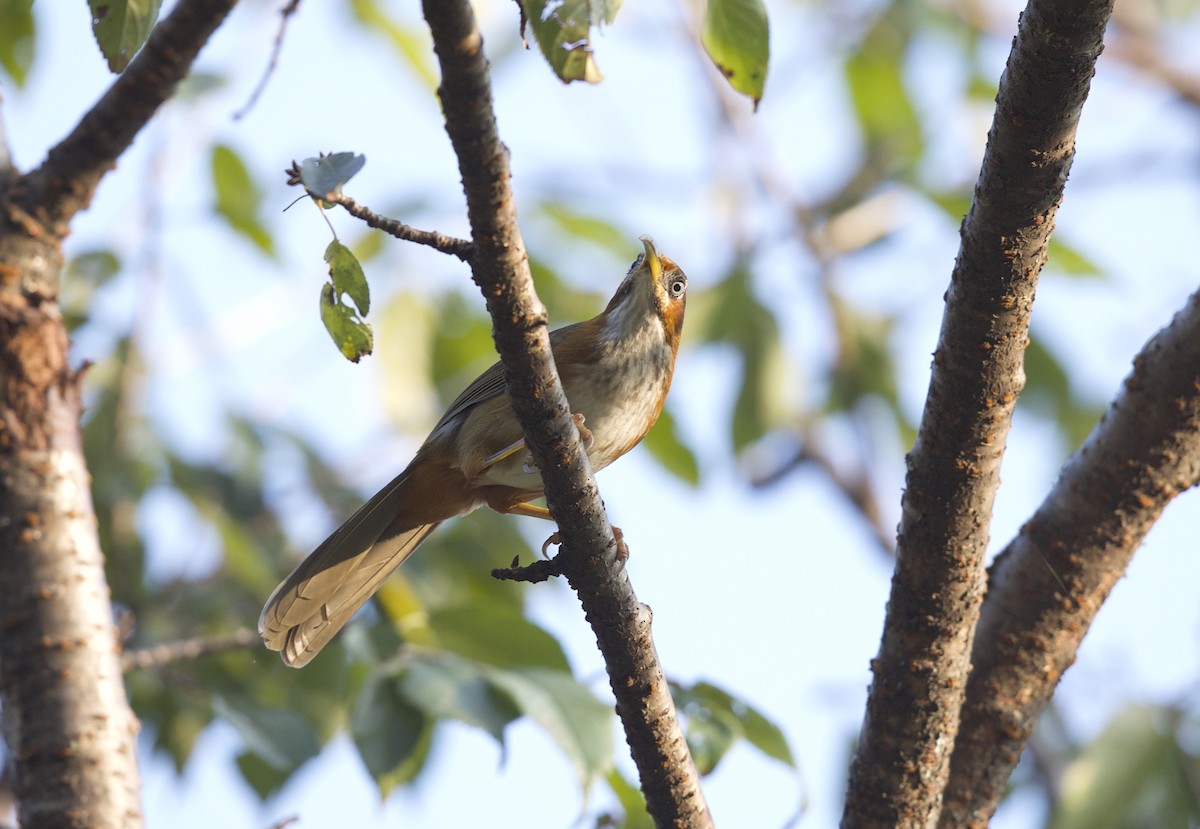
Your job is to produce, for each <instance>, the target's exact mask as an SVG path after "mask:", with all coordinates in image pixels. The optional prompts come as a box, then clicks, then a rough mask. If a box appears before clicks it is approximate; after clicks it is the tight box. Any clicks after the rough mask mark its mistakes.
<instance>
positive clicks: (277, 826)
mask: <svg viewBox="0 0 1200 829" xmlns="http://www.w3.org/2000/svg"><path fill="white" fill-rule="evenodd" d="M299 822H300V815H288V816H287V817H283V818H280V819H279V820H277V821H275V822H274V823H272V824H271V825H270V826H268V827H267V829H284V828H285V827H287V826H291V825H292V824H293V823H299Z"/></svg>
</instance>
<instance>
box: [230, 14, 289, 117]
mask: <svg viewBox="0 0 1200 829" xmlns="http://www.w3.org/2000/svg"><path fill="white" fill-rule="evenodd" d="M299 8H300V0H289V2H288V4H287V5H286V6H284V7H283V8H282V9H280V10H279V18H280V19H279V31H278V32H277V33H276V35H275V45H274V46H273V47H271V59H270V60H269V61H268V62H267V68H266V70H265V71H263V74H262V77H261V78H259V79H258V86H256V87H254V91H253V92H251V93H250V100H248V101H246V103H245V104H244V105H243V106H242V108H241V109H239V110H238V111H237V112H235V113H233V120H235V121H240V120H242V119H243V118H244V117H246V115H247V114H249V112H250V110H252V109H253V108H254V105H255V104H257V103H258V99H259V98H261V97H262V94H263V92H264V91H266V88H267V82H268V81H269V80H271V76H272V75H274V74H275V67H277V66H278V65H279V55H280V53H281V52H282V51H283V36H284V35H285V34H286V33H287V25H288V19H289V18H290V17H291V16H292V15H293V14H295V13H296V11H297V10H298V9H299Z"/></svg>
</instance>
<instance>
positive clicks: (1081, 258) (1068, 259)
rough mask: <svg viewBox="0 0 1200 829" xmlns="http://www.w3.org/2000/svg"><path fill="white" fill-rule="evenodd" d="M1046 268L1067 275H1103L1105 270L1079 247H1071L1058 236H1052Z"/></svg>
mask: <svg viewBox="0 0 1200 829" xmlns="http://www.w3.org/2000/svg"><path fill="white" fill-rule="evenodd" d="M1047 253H1048V255H1047V259H1046V270H1049V271H1053V272H1055V273H1060V274H1064V275H1066V276H1075V277H1089V276H1091V277H1097V276H1098V277H1103V276H1104V271H1103V270H1102V269H1101V268H1100V266H1099V265H1097V264H1096V263H1095V262H1093V261H1092V260H1091V259H1088V258H1087V256H1085V255H1084V254H1083V253H1082V252H1081V251H1080V250H1079V249H1078V248H1074V247H1071V246H1070V245H1068V244H1067V243H1066V242H1064V241H1062V239H1060V238H1059V237H1058V236H1052V237H1050V247H1049V249H1048V252H1047Z"/></svg>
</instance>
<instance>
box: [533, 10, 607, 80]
mask: <svg viewBox="0 0 1200 829" xmlns="http://www.w3.org/2000/svg"><path fill="white" fill-rule="evenodd" d="M620 7H621V0H521V8H522V9H524V11H525V18H526V20H527V22H528V24H529V26H531V27H532V28H533V36H534V38H535V39H536V40H537V43H538V46H539V47H540V48H541V50H542V54H543V55H544V56H545V57H546V61H547V62H548V63H549V64H550V68H551V69H553V70H554V74H555V75H557V76H558V77H559V78H560V79H561V80H562V81H563V82H564V83H570V82H571V81H587V82H588V83H600V81H602V80H604V75H603V74H601V72H600V68H599V67H598V66H596V61H595V60H593V58H592V42H591V29H592V27H593V26H597V25H599V24H600V23H611V22H612V21H613V19H614V18H615V17H616V14H617V10H618V9H619V8H620Z"/></svg>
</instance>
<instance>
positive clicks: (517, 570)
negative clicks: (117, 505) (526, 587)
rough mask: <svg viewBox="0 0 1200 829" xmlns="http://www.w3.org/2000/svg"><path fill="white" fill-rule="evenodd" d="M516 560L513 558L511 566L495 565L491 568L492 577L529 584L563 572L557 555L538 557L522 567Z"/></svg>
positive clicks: (547, 579)
mask: <svg viewBox="0 0 1200 829" xmlns="http://www.w3.org/2000/svg"><path fill="white" fill-rule="evenodd" d="M517 562H518V559H516V558H514V559H513V563H512V565H511V566H509V567H497V568H496V569H494V570H492V578H494V579H499V580H500V581H527V582H529V583H530V584H537V583H538V582H543V581H549V580H550V579H552V578H557V577H558V576H561V575H562V574H563V572H562V565H561V564H560V563H559V560H558V556H555V557H554V558H546V559H538V560H537V561H535V562H533V564H527V565H526V566H524V567H521V566H519V565H518V564H517Z"/></svg>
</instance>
